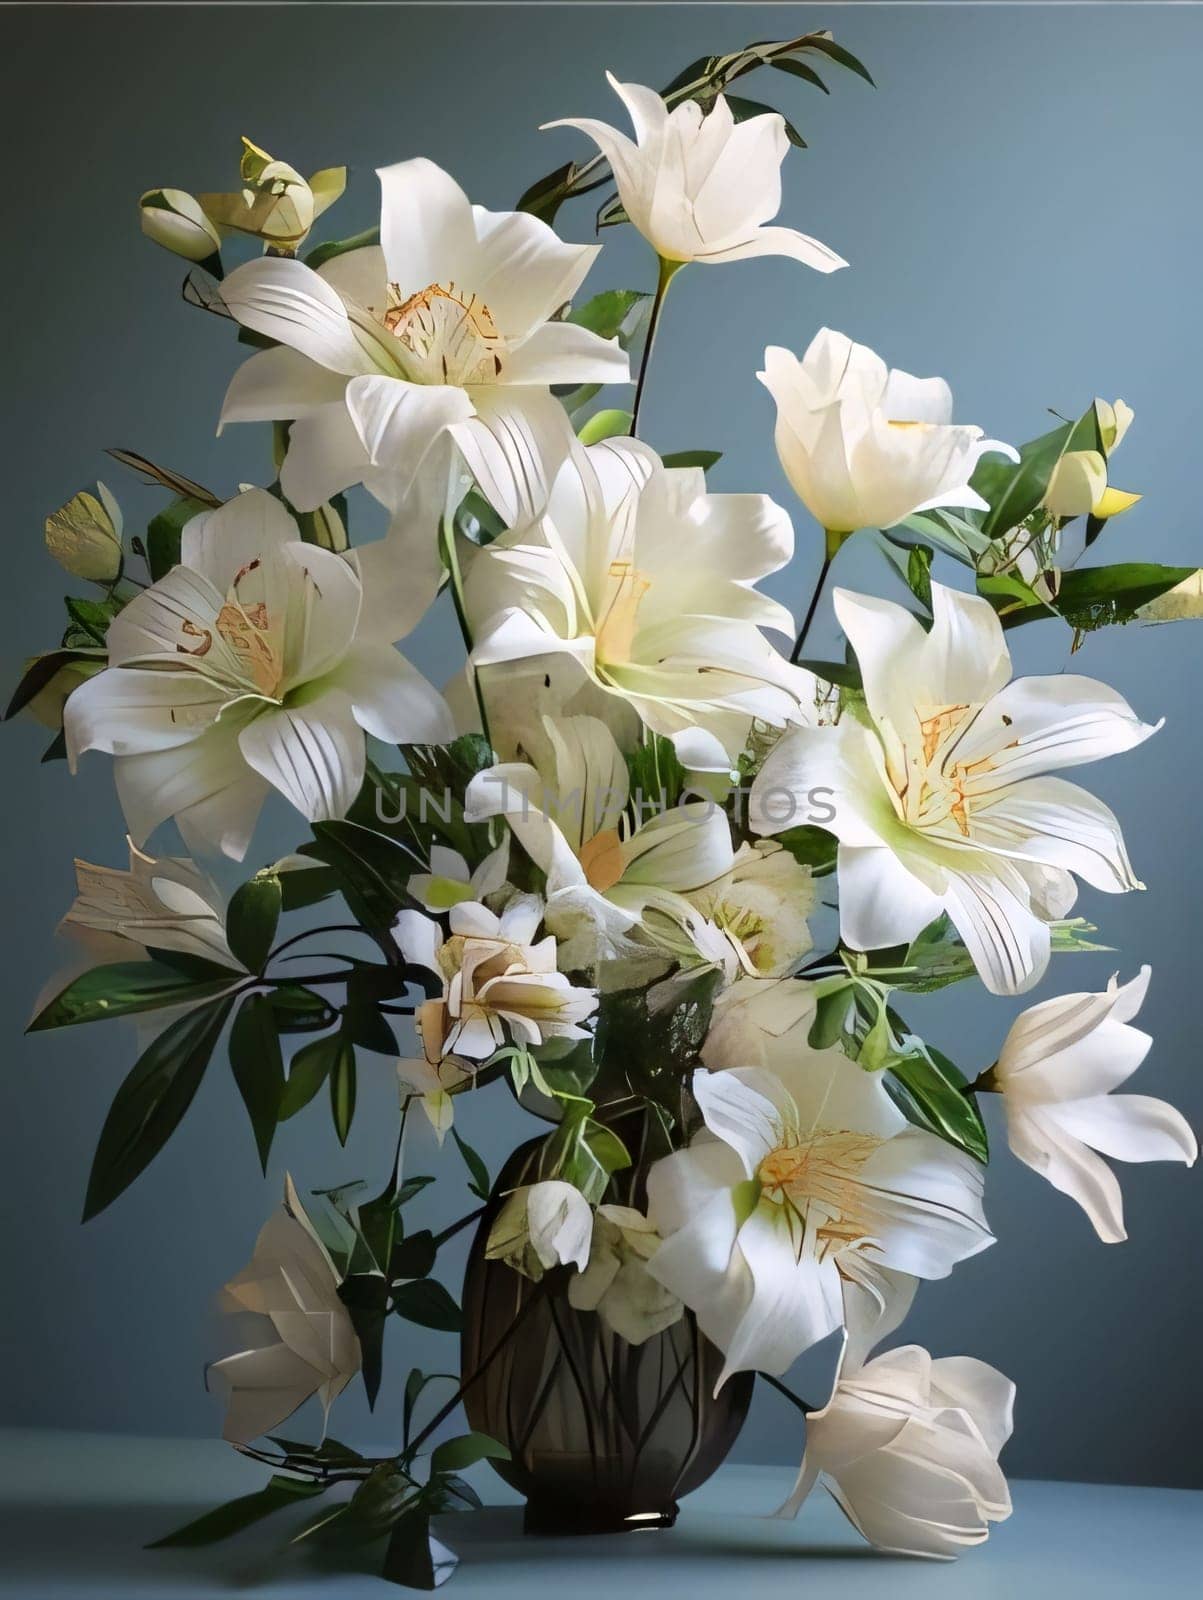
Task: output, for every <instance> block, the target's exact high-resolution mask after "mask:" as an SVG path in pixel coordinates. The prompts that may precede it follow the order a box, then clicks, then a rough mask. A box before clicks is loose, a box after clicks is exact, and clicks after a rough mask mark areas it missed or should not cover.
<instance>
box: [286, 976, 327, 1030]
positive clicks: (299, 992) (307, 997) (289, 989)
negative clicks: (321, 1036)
mask: <svg viewBox="0 0 1203 1600" xmlns="http://www.w3.org/2000/svg"><path fill="white" fill-rule="evenodd" d="M270 998H271V1003H272V1010H273V1011H274V1012H275V1013H276V1027H277V1028H278V1029H279V1030H280V1032H281V1033H316V1032H318V1031H319V1030H320V1029H323V1028H328V1027H329V1026H330V1024H331V1023H332V1022H333V1021H334V1018H335V1016H336V1015H337V1013H336V1012H335V1010H334V1007H333V1006H332V1005H331V1004H330V1003H329V1001H327V1000H323V999H322V997H321V995H320V994H315V993H314V992H313V990H312V989H306V988H304V987H303V986H302V985H301V984H299V983H284V984H280V985H279V987H278V988H275V989H273V990H272V991H271V996H270Z"/></svg>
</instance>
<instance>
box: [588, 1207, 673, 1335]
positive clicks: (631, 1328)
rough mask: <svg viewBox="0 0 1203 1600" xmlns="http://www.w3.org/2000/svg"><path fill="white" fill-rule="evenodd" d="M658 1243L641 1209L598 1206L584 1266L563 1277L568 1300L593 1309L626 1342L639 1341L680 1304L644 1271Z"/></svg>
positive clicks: (669, 1319) (668, 1323)
mask: <svg viewBox="0 0 1203 1600" xmlns="http://www.w3.org/2000/svg"><path fill="white" fill-rule="evenodd" d="M660 1242H661V1241H660V1235H659V1234H658V1233H657V1232H656V1230H655V1228H654V1227H653V1226H652V1224H651V1223H650V1222H649V1221H648V1219H647V1218H646V1217H645V1216H644V1215H643V1213H642V1212H641V1211H634V1210H632V1209H631V1207H630V1206H615V1205H605V1206H598V1208H597V1211H596V1212H595V1213H594V1217H593V1238H592V1242H591V1245H590V1249H589V1262H588V1265H587V1266H586V1267H584V1268H583V1269H582V1271H580V1272H577V1273H574V1274H573V1276H572V1277H571V1278H570V1279H569V1282H568V1303H569V1305H571V1306H574V1307H575V1308H576V1310H578V1311H596V1312H597V1314H598V1316H599V1317H600V1318H601V1320H602V1321H603V1322H604V1323H605V1325H606V1327H607V1328H609V1329H610V1331H611V1333H615V1334H617V1335H618V1337H619V1338H620V1339H625V1340H626V1342H627V1343H628V1344H644V1343H646V1341H647V1340H648V1339H650V1338H652V1336H653V1335H654V1334H657V1333H663V1332H664V1330H665V1328H671V1327H672V1325H673V1323H674V1322H679V1321H680V1320H681V1316H682V1314H683V1313H684V1310H685V1308H684V1306H683V1305H682V1304H681V1302H680V1301H679V1300H678V1299H677V1297H676V1295H675V1294H671V1293H670V1292H669V1291H668V1290H667V1289H666V1288H665V1287H664V1285H663V1284H661V1283H657V1282H656V1280H655V1278H653V1277H652V1275H651V1273H650V1272H649V1271H648V1270H647V1264H648V1261H649V1260H650V1259H651V1257H652V1256H654V1255H655V1253H656V1251H657V1250H658V1249H659V1248H660Z"/></svg>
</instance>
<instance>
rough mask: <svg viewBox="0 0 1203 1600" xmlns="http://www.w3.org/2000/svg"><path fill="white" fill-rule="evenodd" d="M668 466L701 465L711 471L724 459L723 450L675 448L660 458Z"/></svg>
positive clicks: (705, 469) (704, 470) (706, 470)
mask: <svg viewBox="0 0 1203 1600" xmlns="http://www.w3.org/2000/svg"><path fill="white" fill-rule="evenodd" d="M660 459H661V460H662V461H663V463H664V465H665V466H666V467H701V469H702V471H703V472H709V471H710V469H711V467H713V466H714V465H716V463H718V462H719V461H721V460H722V459H723V452H722V451H721V450H673V451H670V452H669V454H668V455H666V456H661V458H660Z"/></svg>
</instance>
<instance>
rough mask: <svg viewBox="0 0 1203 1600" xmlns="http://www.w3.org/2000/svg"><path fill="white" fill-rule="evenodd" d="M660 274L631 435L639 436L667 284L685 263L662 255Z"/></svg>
mask: <svg viewBox="0 0 1203 1600" xmlns="http://www.w3.org/2000/svg"><path fill="white" fill-rule="evenodd" d="M658 259H659V262H660V275H659V277H658V279H657V281H656V293H655V295H654V296H653V298H652V312H651V315H650V316H649V318H648V321H647V337H646V339H644V341H643V355H642V356H641V357H640V360H639V377H638V380H637V381H636V384H635V403H634V405H633V406H632V407H631V437H632V438H633V439H637V438H638V437H639V412H640V410H641V408H642V406H643V391H644V387H645V385H646V383H647V373H648V368H649V367H650V366H651V364H652V346H653V345H654V344H655V342H656V330H657V328H659V326H660V313H661V311H663V309H664V298H665V296H666V295H667V294H668V286H669V284H670V283H671V282H672V281H673V279H674V278H675V277H676V275H677V272H678V271H679V270H680V268H681V267H683V266H684V265H685V263H684V262H683V261H666V260H665V259H664V257H663V256H660V257H659V258H658Z"/></svg>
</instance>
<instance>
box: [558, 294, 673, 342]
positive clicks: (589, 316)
mask: <svg viewBox="0 0 1203 1600" xmlns="http://www.w3.org/2000/svg"><path fill="white" fill-rule="evenodd" d="M651 304H652V296H651V295H650V294H648V292H647V291H646V290H645V289H605V290H603V291H602V293H601V294H595V295H594V296H593V298H592V300H586V301H585V303H584V304H583V305H579V306H573V308H572V310H571V311H570V312H569V313H568V316H567V318H566V320H567V321H568V322H571V323H574V324H575V325H576V326H577V327H578V328H588V330H589V332H590V333H596V334H597V335H598V337H599V338H601V339H617V340H618V342H619V344H620V345H621V346H622V348H623V349H624V350H626V349H627V348H629V346H630V345H631V344H632V343H634V340H635V338H636V336H637V334H638V333H639V331H640V329H641V328H642V326H643V323H644V322H645V320H646V318H647V314H648V312H649V311H650V310H651Z"/></svg>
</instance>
